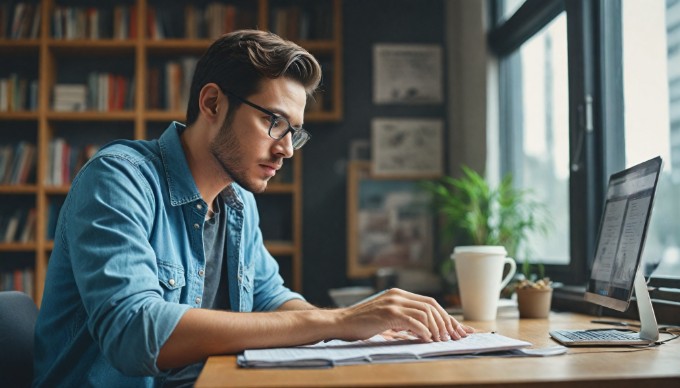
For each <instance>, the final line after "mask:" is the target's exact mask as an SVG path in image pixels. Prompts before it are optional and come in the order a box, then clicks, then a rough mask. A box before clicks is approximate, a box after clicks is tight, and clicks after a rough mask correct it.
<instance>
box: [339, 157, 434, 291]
mask: <svg viewBox="0 0 680 388" xmlns="http://www.w3.org/2000/svg"><path fill="white" fill-rule="evenodd" d="M347 180H348V184H347V198H348V200H347V222H348V224H347V239H348V244H347V245H348V251H347V276H348V278H367V277H370V276H373V275H374V274H375V272H376V271H377V270H378V269H379V268H385V267H392V268H404V269H425V270H431V268H432V262H433V252H434V238H433V235H434V233H433V229H434V219H433V215H432V212H431V207H430V195H429V194H428V193H427V192H425V190H424V189H423V188H422V186H421V183H420V181H418V180H413V179H408V178H399V177H390V178H382V177H376V176H374V175H373V174H372V173H371V164H370V162H368V161H350V162H349V164H348V171H347Z"/></svg>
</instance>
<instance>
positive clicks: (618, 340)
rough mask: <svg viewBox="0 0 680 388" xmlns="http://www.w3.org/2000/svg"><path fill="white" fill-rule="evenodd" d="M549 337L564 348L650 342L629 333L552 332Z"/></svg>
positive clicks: (612, 330)
mask: <svg viewBox="0 0 680 388" xmlns="http://www.w3.org/2000/svg"><path fill="white" fill-rule="evenodd" d="M550 336H551V337H553V338H554V339H555V340H557V341H558V342H560V343H562V344H564V345H566V346H594V345H604V346H612V345H614V346H616V345H648V344H650V343H651V342H652V341H650V340H645V339H642V338H640V334H639V333H636V332H631V331H621V330H616V329H609V330H553V331H551V332H550Z"/></svg>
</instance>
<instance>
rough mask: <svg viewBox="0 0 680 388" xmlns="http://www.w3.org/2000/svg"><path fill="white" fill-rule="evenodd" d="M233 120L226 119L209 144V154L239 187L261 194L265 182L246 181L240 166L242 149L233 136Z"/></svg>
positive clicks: (246, 173) (244, 171) (245, 171)
mask: <svg viewBox="0 0 680 388" xmlns="http://www.w3.org/2000/svg"><path fill="white" fill-rule="evenodd" d="M232 122H233V120H229V118H226V119H225V120H224V124H222V128H220V131H219V133H218V134H217V136H215V138H214V139H213V140H212V141H211V142H210V153H211V154H212V155H213V157H214V158H215V160H217V162H218V163H219V164H220V165H221V166H222V170H224V172H225V173H226V174H227V175H228V176H229V178H231V179H232V180H233V181H234V182H236V183H238V185H239V186H241V187H243V188H244V189H246V190H248V191H250V192H251V193H261V192H263V191H264V190H265V189H266V188H267V182H266V181H254V180H249V179H248V170H247V169H246V168H245V167H244V166H242V165H241V160H242V155H243V147H241V144H240V142H239V139H238V137H237V136H236V134H235V131H234V129H233V125H232Z"/></svg>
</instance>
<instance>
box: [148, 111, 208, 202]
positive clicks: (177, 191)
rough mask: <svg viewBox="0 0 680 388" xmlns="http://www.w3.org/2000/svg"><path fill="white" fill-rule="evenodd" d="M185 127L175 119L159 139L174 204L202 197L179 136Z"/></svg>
mask: <svg viewBox="0 0 680 388" xmlns="http://www.w3.org/2000/svg"><path fill="white" fill-rule="evenodd" d="M185 129H186V126H185V125H184V124H182V123H179V122H177V121H173V122H172V123H171V124H170V126H169V127H168V128H167V129H166V130H165V132H163V134H162V135H161V137H160V139H158V144H159V146H160V149H161V159H162V161H163V166H164V167H165V179H166V180H167V181H168V188H169V191H170V203H171V204H172V206H178V205H183V204H185V203H188V202H193V201H195V200H197V199H201V193H200V192H199V191H198V187H196V182H195V181H194V176H193V175H191V170H189V164H188V163H187V159H186V156H185V155H184V149H183V148H182V142H181V141H180V138H179V136H180V134H181V133H182V131H184V130H185Z"/></svg>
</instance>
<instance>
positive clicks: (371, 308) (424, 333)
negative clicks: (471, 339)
mask: <svg viewBox="0 0 680 388" xmlns="http://www.w3.org/2000/svg"><path fill="white" fill-rule="evenodd" d="M337 312H338V321H337V328H338V330H339V331H340V332H339V334H338V337H337V338H339V339H342V340H347V341H354V340H361V339H366V338H370V337H372V336H373V335H376V334H380V333H382V332H384V331H386V330H395V331H404V330H406V331H409V332H411V333H412V334H413V335H415V336H417V337H419V338H421V339H422V340H424V341H427V342H432V341H448V340H449V339H455V340H457V339H461V338H463V337H467V335H468V334H470V333H473V332H474V329H473V328H471V327H468V326H465V325H462V324H460V323H459V322H458V321H457V320H456V319H455V318H453V317H452V316H450V315H449V314H448V313H447V312H446V311H445V310H444V308H443V307H442V306H440V305H439V303H437V301H435V300H434V299H433V298H430V297H427V296H423V295H418V294H414V293H411V292H408V291H404V290H401V289H398V288H393V289H390V290H388V291H386V292H385V293H383V294H382V295H380V296H378V297H376V298H374V299H370V300H368V301H366V302H365V303H361V304H358V305H355V306H351V307H347V308H343V309H338V310H337Z"/></svg>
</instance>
